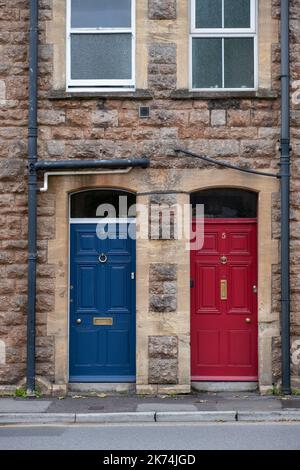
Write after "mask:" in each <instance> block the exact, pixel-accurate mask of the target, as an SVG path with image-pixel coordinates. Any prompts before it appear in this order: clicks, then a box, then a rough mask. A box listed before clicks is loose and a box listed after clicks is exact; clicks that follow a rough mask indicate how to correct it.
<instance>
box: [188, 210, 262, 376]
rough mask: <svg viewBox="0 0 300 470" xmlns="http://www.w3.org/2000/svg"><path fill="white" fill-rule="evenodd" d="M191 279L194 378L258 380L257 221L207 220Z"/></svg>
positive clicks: (195, 225) (198, 226) (194, 255)
mask: <svg viewBox="0 0 300 470" xmlns="http://www.w3.org/2000/svg"><path fill="white" fill-rule="evenodd" d="M196 230H197V231H199V230H201V224H200V223H199V222H198V223H197V220H196V219H194V220H193V231H194V232H195V231H196ZM191 279H192V283H191V366H192V380H193V381H197V380H198V381H201V380H202V381H206V380H207V381H209V380H212V381H213V380H215V381H217V380H219V381H255V380H257V378H258V357H257V355H258V351H257V335H258V331H257V330H258V326H257V224H256V220H255V219H205V222H204V246H203V248H202V249H201V250H199V251H193V250H192V251H191Z"/></svg>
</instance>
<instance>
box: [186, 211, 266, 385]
mask: <svg viewBox="0 0 300 470" xmlns="http://www.w3.org/2000/svg"><path fill="white" fill-rule="evenodd" d="M203 220H204V231H205V222H206V221H208V222H209V223H210V224H211V225H214V224H215V225H217V224H220V223H222V224H226V223H228V224H231V225H234V224H236V225H238V224H241V223H244V224H255V226H256V256H255V258H256V259H255V261H256V278H257V282H258V253H259V251H258V217H255V218H233V219H232V218H221V217H220V218H213V217H212V218H209V217H207V218H204V219H203V218H201V219H200V218H198V219H197V218H196V217H192V219H191V223H192V225H193V224H194V223H195V222H196V224H197V222H198V221H199V222H201V223H202V222H203ZM189 256H190V259H191V250H190V252H189ZM191 274H192V264H190V277H191ZM191 298H192V289H191ZM258 314H259V312H258V299H257V301H256V348H257V376H255V377H254V376H247V377H246V376H239V377H235V376H201V378H200V377H198V376H192V375H191V381H192V382H200V383H201V382H228V383H230V382H258V381H259V319H258ZM190 325H191V331H192V302H191V305H190ZM190 360H191V363H192V342H191V359H190Z"/></svg>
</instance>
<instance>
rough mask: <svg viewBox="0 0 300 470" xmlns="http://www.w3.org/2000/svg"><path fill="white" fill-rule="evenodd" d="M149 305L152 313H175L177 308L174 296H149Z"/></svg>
mask: <svg viewBox="0 0 300 470" xmlns="http://www.w3.org/2000/svg"><path fill="white" fill-rule="evenodd" d="M149 304H150V305H149V307H150V310H152V311H154V312H175V311H176V308H177V302H176V296H175V295H164V294H163V295H150V302H149Z"/></svg>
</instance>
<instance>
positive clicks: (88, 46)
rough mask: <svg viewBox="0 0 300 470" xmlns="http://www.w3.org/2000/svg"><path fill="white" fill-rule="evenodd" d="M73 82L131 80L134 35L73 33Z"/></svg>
mask: <svg viewBox="0 0 300 470" xmlns="http://www.w3.org/2000/svg"><path fill="white" fill-rule="evenodd" d="M71 78H72V80H121V79H123V80H126V79H128V80H130V79H131V78H132V77H131V34H72V35H71Z"/></svg>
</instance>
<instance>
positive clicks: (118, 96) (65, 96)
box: [46, 90, 153, 100]
mask: <svg viewBox="0 0 300 470" xmlns="http://www.w3.org/2000/svg"><path fill="white" fill-rule="evenodd" d="M46 97H47V98H48V99H49V100H72V99H93V98H100V99H101V98H102V99H110V100H127V99H132V100H152V98H153V97H152V95H151V93H150V92H149V91H148V90H136V91H129V92H113V91H112V92H88V91H84V92H76V91H74V92H69V91H65V90H52V91H51V92H50V93H48V95H47V96H46Z"/></svg>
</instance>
